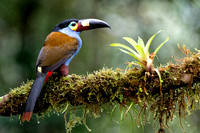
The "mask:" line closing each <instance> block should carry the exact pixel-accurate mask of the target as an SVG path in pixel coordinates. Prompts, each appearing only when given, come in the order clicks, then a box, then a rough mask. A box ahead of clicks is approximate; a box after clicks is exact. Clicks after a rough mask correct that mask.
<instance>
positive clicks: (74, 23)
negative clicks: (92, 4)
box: [69, 22, 78, 31]
mask: <svg viewBox="0 0 200 133" xmlns="http://www.w3.org/2000/svg"><path fill="white" fill-rule="evenodd" d="M69 27H70V29H71V30H74V31H75V30H76V29H77V27H78V24H77V23H76V22H71V23H70V24H69Z"/></svg>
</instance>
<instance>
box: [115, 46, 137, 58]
mask: <svg viewBox="0 0 200 133" xmlns="http://www.w3.org/2000/svg"><path fill="white" fill-rule="evenodd" d="M119 50H120V51H122V52H124V53H126V54H128V55H130V56H132V57H133V58H135V59H136V60H138V61H139V59H140V55H139V54H137V56H136V55H134V54H132V53H130V52H128V51H126V50H123V49H121V48H119Z"/></svg>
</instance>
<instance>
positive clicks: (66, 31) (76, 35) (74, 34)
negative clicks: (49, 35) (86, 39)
mask: <svg viewBox="0 0 200 133" xmlns="http://www.w3.org/2000/svg"><path fill="white" fill-rule="evenodd" d="M59 32H61V33H64V34H66V35H68V36H70V37H74V38H76V39H77V40H78V49H77V50H76V52H75V53H74V54H73V55H72V56H71V57H70V58H69V59H68V60H67V61H66V62H65V65H66V66H68V65H69V63H70V62H71V60H72V59H73V58H74V57H75V56H76V55H77V54H78V52H79V51H80V49H81V46H82V40H81V38H80V33H81V32H76V31H73V30H71V29H70V28H69V27H66V28H64V29H61V30H59Z"/></svg>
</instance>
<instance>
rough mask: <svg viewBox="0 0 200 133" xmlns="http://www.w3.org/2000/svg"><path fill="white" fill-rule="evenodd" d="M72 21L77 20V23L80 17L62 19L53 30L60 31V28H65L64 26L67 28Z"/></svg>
mask: <svg viewBox="0 0 200 133" xmlns="http://www.w3.org/2000/svg"><path fill="white" fill-rule="evenodd" d="M71 22H76V23H78V19H67V20H64V21H62V22H61V23H59V24H57V25H56V26H55V27H54V28H53V30H52V31H59V30H60V29H63V28H65V27H68V26H69V24H70V23H71Z"/></svg>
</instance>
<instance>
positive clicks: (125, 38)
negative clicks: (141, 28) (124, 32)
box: [123, 37, 138, 48]
mask: <svg viewBox="0 0 200 133" xmlns="http://www.w3.org/2000/svg"><path fill="white" fill-rule="evenodd" d="M123 39H124V40H126V41H127V42H129V43H130V44H131V45H132V46H133V47H134V48H135V45H138V44H137V42H136V41H135V40H133V39H132V38H130V37H123Z"/></svg>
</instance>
